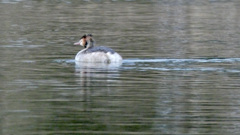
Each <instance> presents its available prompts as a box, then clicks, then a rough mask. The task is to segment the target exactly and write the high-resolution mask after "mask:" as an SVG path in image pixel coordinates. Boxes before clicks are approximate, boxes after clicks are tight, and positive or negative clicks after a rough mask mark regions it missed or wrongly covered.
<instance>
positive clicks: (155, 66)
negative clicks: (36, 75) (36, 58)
mask: <svg viewBox="0 0 240 135" xmlns="http://www.w3.org/2000/svg"><path fill="white" fill-rule="evenodd" d="M54 61H55V62H57V63H67V64H76V70H81V69H84V68H92V69H105V70H113V69H117V70H120V69H123V70H127V69H129V70H130V69H137V70H142V71H144V70H159V71H212V72H232V73H239V72H240V68H239V67H236V66H237V65H239V64H240V58H218V59H216V58H209V59H124V60H123V62H122V63H110V64H108V63H79V62H76V61H75V60H73V59H68V60H64V59H62V60H60V59H59V60H54ZM217 63H219V64H224V63H230V64H233V66H231V68H229V67H224V65H223V66H222V67H219V65H215V66H213V65H212V64H217ZM234 65H235V66H234ZM194 66H197V67H194Z"/></svg>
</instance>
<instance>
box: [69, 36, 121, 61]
mask: <svg viewBox="0 0 240 135" xmlns="http://www.w3.org/2000/svg"><path fill="white" fill-rule="evenodd" d="M94 44H95V41H94V39H93V37H92V34H88V35H83V36H82V38H81V39H80V40H79V42H76V43H74V45H81V46H83V47H84V49H82V50H81V51H79V52H78V53H77V55H76V56H75V60H76V61H79V62H89V63H91V62H94V63H121V62H122V57H121V56H120V55H119V54H118V53H117V52H115V51H114V50H113V49H111V48H108V47H105V46H94Z"/></svg>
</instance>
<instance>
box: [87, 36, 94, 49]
mask: <svg viewBox="0 0 240 135" xmlns="http://www.w3.org/2000/svg"><path fill="white" fill-rule="evenodd" d="M94 44H95V41H94V39H92V38H90V39H89V40H87V47H86V48H92V47H94Z"/></svg>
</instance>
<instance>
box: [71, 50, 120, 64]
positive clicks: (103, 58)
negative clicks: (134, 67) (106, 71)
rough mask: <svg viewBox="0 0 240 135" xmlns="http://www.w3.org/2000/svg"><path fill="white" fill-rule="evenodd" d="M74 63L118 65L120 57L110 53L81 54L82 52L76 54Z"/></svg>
mask: <svg viewBox="0 0 240 135" xmlns="http://www.w3.org/2000/svg"><path fill="white" fill-rule="evenodd" d="M75 60H76V61H80V62H88V63H92V62H93V63H96V62H97V63H120V62H122V57H121V56H120V55H119V54H118V53H116V52H115V53H111V52H107V53H105V52H91V53H83V51H80V52H78V54H77V55H76V56H75Z"/></svg>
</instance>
